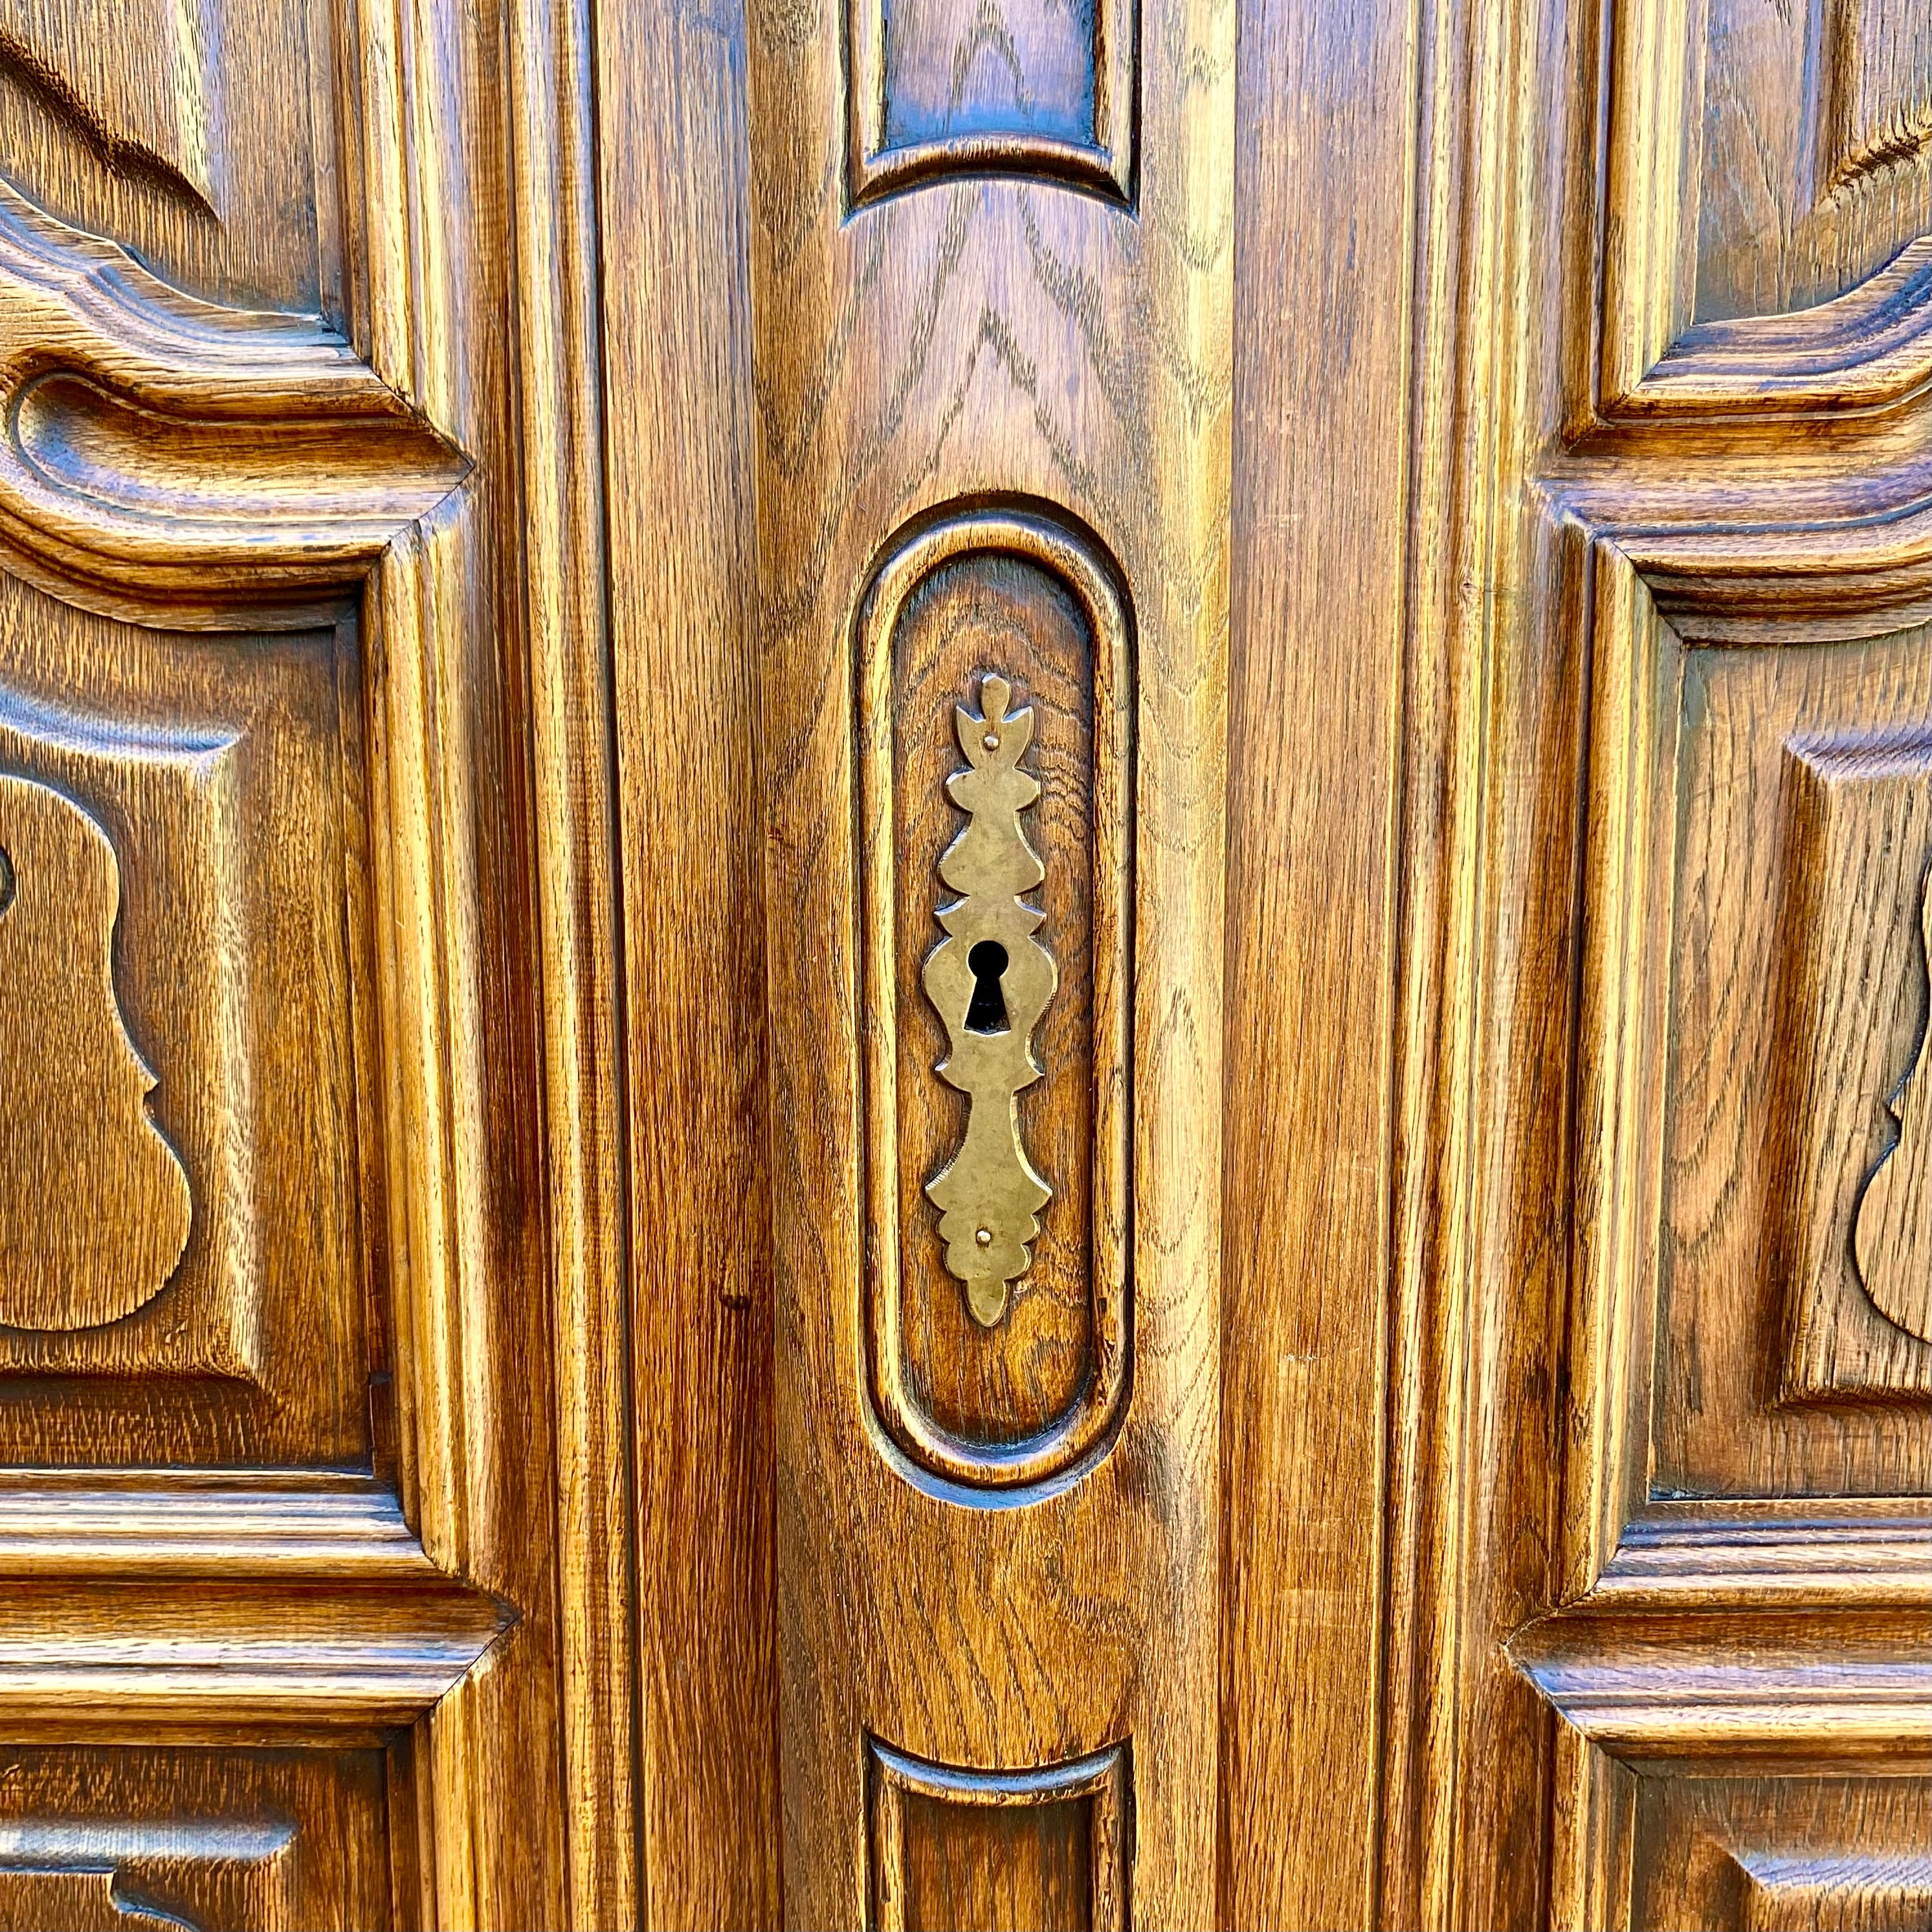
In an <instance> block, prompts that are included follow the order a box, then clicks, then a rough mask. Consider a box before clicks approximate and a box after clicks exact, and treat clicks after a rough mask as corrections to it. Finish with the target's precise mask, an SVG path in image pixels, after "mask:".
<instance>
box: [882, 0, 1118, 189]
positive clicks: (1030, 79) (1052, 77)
mask: <svg viewBox="0 0 1932 1932" xmlns="http://www.w3.org/2000/svg"><path fill="white" fill-rule="evenodd" d="M846 6H847V15H846V21H847V39H846V46H847V54H848V58H849V60H850V70H849V73H848V77H847V87H846V103H847V110H846V111H847V171H848V174H849V182H848V193H849V196H850V200H851V202H852V203H853V205H858V204H859V203H860V202H868V201H874V200H877V199H880V197H881V196H885V195H888V194H891V193H894V192H895V191H896V190H899V189H901V188H906V187H914V186H916V185H917V184H919V183H921V182H923V181H935V180H939V179H942V178H948V177H958V176H962V175H965V176H973V175H1034V176H1036V177H1037V178H1040V179H1043V180H1046V181H1059V182H1063V183H1065V184H1068V185H1070V186H1073V187H1084V188H1087V189H1088V190H1091V191H1093V192H1095V193H1100V194H1103V195H1106V196H1108V197H1109V198H1110V199H1116V200H1119V201H1122V202H1131V201H1132V200H1133V172H1134V130H1135V121H1136V113H1135V109H1136V93H1137V92H1138V90H1137V87H1136V75H1137V61H1138V51H1137V47H1136V40H1137V37H1138V35H1139V0H1087V4H1086V6H1085V7H1082V6H1081V5H1067V6H1064V7H1038V6H1037V5H1034V4H1032V0H1019V7H1023V8H1024V9H1025V12H1024V13H1021V12H1019V10H1018V9H1016V13H1015V16H1014V17H1013V20H1009V19H1008V17H1007V15H1006V13H1005V12H1004V5H1003V0H912V4H911V5H907V0H897V4H895V5H892V9H891V11H892V19H891V20H888V18H887V7H888V0H846ZM915 10H916V12H917V15H918V19H919V24H920V26H921V27H922V28H923V31H920V32H917V33H914V32H913V31H910V30H909V27H908V23H909V21H910V20H911V19H912V17H913V13H914V11H915ZM1083 16H1084V17H1083ZM1043 31H1058V34H1061V35H1063V36H1065V37H1066V40H1065V43H1064V44H1062V45H1060V46H1057V47H1055V49H1053V50H1052V56H1053V57H1049V56H1048V55H1047V50H1046V49H1044V48H1039V47H1035V46H1033V45H1031V40H1030V37H1031V35H1034V34H1040V33H1041V32H1043ZM1023 40H1024V41H1025V43H1022V42H1023ZM988 74H991V75H992V77H994V80H995V87H994V89H992V91H991V92H981V93H980V94H978V95H976V92H975V89H976V75H977V76H979V77H980V78H979V80H977V86H978V87H979V88H980V89H983V90H984V89H986V86H987V82H986V76H987V75H988Z"/></svg>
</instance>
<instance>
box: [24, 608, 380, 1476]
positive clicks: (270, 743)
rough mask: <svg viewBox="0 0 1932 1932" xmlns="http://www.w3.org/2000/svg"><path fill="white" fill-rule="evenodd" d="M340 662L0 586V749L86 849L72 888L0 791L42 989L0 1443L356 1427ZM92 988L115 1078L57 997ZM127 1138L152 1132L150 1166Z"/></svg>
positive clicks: (364, 1420)
mask: <svg viewBox="0 0 1932 1932" xmlns="http://www.w3.org/2000/svg"><path fill="white" fill-rule="evenodd" d="M359 681H360V662H359V657H358V654H357V653H356V650H355V648H354V644H353V637H352V636H351V635H350V634H348V633H347V631H346V629H345V631H343V632H341V633H338V632H337V631H323V632H320V633H314V632H311V633H300V632H298V633H293V634H282V635H280V636H274V637H246V636H244V637H235V638H232V639H230V638H224V639H222V640H220V641H211V640H208V639H205V638H202V637H193V636H183V635H179V634H166V633H163V632H159V631H150V630H143V629H137V628H133V627H132V626H129V625H120V624H115V623H113V622H110V621H109V620H107V619H100V618H95V617H92V616H86V615H85V614H83V613H77V612H74V611H73V610H71V609H67V610H64V609H62V607H59V606H58V605H55V604H53V603H52V602H51V601H49V599H48V598H46V597H44V596H43V595H40V593H39V592H36V591H34V590H32V589H29V588H28V587H27V586H24V585H22V584H20V583H17V582H14V581H12V580H7V581H6V582H5V583H0V773H4V774H5V775H7V780H8V781H9V782H10V783H11V784H14V785H16V786H20V787H29V786H30V787H34V788H36V789H37V790H39V792H40V796H46V797H58V799H62V800H63V801H65V802H66V803H67V806H68V811H67V814H66V819H67V822H68V823H70V824H76V825H78V824H81V823H85V824H86V826H91V827H92V833H91V835H89V834H88V833H86V832H83V833H82V834H81V835H80V836H81V837H82V838H84V839H86V841H87V842H86V846H85V847H81V848H80V850H83V851H85V852H87V853H91V856H92V864H93V865H94V868H95V871H94V884H93V886H92V889H91V895H90V896H89V898H80V897H79V896H78V894H79V892H80V887H81V885H82V880H81V878H80V876H79V875H78V874H72V873H70V874H67V875H66V877H67V883H65V886H64V885H63V883H62V874H60V873H58V872H57V871H56V872H54V873H52V874H43V873H42V872H40V871H37V870H36V869H35V868H34V866H33V865H32V864H31V862H30V844H31V841H28V842H26V843H23V842H22V841H20V836H19V834H17V833H13V834H10V829H9V828H10V814H9V813H8V812H7V810H6V808H5V806H4V805H0V847H5V849H6V850H7V852H8V854H9V857H10V860H11V862H12V864H11V870H12V874H13V902H12V904H11V905H10V907H9V909H8V910H7V913H5V915H0V939H7V940H10V941H12V942H13V944H17V945H19V946H20V947H27V946H29V945H34V944H37V953H36V954H35V955H34V958H33V959H31V960H29V959H26V958H25V957H23V958H21V959H20V964H19V967H18V968H17V974H16V975H15V977H12V978H10V980H9V982H8V984H9V986H10V989H12V990H13V992H15V993H16V994H17V996H18V997H20V998H22V999H23V1000H24V999H26V998H28V994H29V992H30V990H31V989H34V988H37V989H38V994H39V998H40V1001H44V1002H45V1003H46V1007H47V1009H48V1013H47V1018H46V1021H45V1022H43V1024H42V1025H38V1026H34V1025H21V1026H18V1027H16V1028H10V1029H9V1032H8V1037H9V1038H10V1040H13V1041H15V1042H16V1043H17V1046H16V1047H15V1049H14V1052H15V1055H16V1056H17V1057H16V1058H14V1060H13V1064H12V1065H11V1067H10V1070H9V1073H8V1077H7V1108H6V1111H5V1115H4V1131H5V1136H6V1146H7V1150H8V1166H9V1171H10V1172H13V1173H16V1174H19V1175H35V1174H37V1175H40V1177H41V1178H40V1181H39V1184H37V1185H34V1186H30V1187H25V1188H23V1189H21V1190H18V1191H17V1193H15V1194H14V1196H13V1199H12V1200H11V1202H10V1206H9V1210H8V1214H7V1223H6V1226H7V1235H6V1238H5V1241H4V1244H0V1252H4V1253H5V1257H6V1261H7V1267H8V1269H9V1272H10V1280H11V1283H12V1286H11V1289H10V1293H9V1295H8V1298H7V1301H6V1304H5V1309H4V1316H5V1319H4V1323H0V1330H4V1332H0V1370H4V1372H5V1373H6V1374H7V1376H10V1377H11V1378H13V1382H14V1388H15V1394H14V1399H13V1400H12V1401H11V1402H10V1403H8V1404H7V1405H6V1408H5V1415H6V1421H5V1424H4V1425H0V1442H3V1443H4V1445H5V1457H6V1460H10V1461H12V1462H15V1463H42V1464H44V1463H117V1462H129V1461H148V1462H166V1461H172V1462H180V1463H193V1462H210V1461H212V1462H240V1461H247V1462H254V1463H275V1462H282V1463H290V1462H314V1463H344V1462H351V1461H356V1460H366V1459H367V1458H368V1456H369V1454H370V1453H371V1444H370V1439H369V1418H368V1397H367V1384H368V1376H369V1372H370V1361H371V1356H370V1349H371V1337H370V1336H369V1334H368V1307H369V1303H370V1297H371V1280H370V1273H371V1271H370V1266H369V1260H368V1253H367V1244H368V1241H369V1239H370V1238H371V1235H372V1234H373V1232H374V1229H373V1226H372V1221H373V1218H374V1216H373V1214H372V1213H371V1211H375V1212H380V1195H379V1194H377V1193H376V1192H375V1187H374V1182H375V1170H374V1165H373V1151H374V1150H373V1147H372V1145H371V1142H372V1141H373V1139H374V1125H375V1124H374V1121H373V1119H372V1118H369V1117H368V1115H366V1114H365V1112H363V1111H362V1110H363V1109H365V1107H366V1105H367V1103H366V1100H365V1099H363V1098H362V1094H364V1093H365V1091H366V1088H365V1083H366V1079H367V1074H368V1065H369V1056H370V1055H371V1051H372V1046H373V1039H372V1034H371V1028H372V1025H373V1013H372V1010H371V1009H372V1004H373V1000H374V988H373V986H372V985H371V974H370V968H369V964H368V958H367V956H366V953H365V950H364V948H365V944H366V938H365V935H366V931H367V927H366V919H367V903H366V895H365V893H366V889H365V885H364V883H363V868H364V866H365V863H366V859H365V852H366V832H365V826H364V823H363V817H364V808H363V806H362V802H361V799H362V795H363V792H364V788H365V784H366V777H365V771H364V768H363V765H362V755H361V736H362V727H361V709H362V702H361V695H360V690H359ZM20 795H21V794H18V793H15V794H10V796H20ZM31 795H32V793H26V794H25V796H31ZM13 809H14V810H15V811H18V810H19V809H20V808H19V806H18V805H15V807H14V808H13ZM76 814H80V817H78V818H77V817H76V816H75V815H76ZM42 816H43V817H44V816H45V814H44V813H43V814H42ZM20 829H21V831H22V832H26V831H28V830H30V829H31V827H30V826H28V824H26V823H25V822H23V824H22V826H21V828H20ZM68 842H69V844H70V845H72V844H74V843H75V840H74V837H73V835H70V837H69V841H68ZM47 862H48V863H49V864H57V863H58V859H57V858H56V856H55V855H54V854H53V853H49V854H48V855H47ZM43 894H47V895H51V896H52V904H50V905H49V904H47V903H46V901H44V900H43V897H42V895H43ZM43 907H45V910H43ZM56 914H58V915H59V916H58V918H56V917H55V915H56ZM30 919H31V920H36V921H37V926H36V927H35V928H34V931H35V932H37V935H38V937H37V941H36V940H35V939H34V938H31V937H30V936H29V931H28V921H29V920H30ZM83 922H85V923H83ZM34 975H37V976H38V977H37V978H36V977H33V976H34ZM102 975H105V976H106V978H105V979H103V978H102V977H101V976H102ZM110 999H111V1001H112V1002H113V1013H114V1014H115V1016H117V1019H118V1030H120V1031H122V1033H123V1034H124V1039H125V1041H126V1050H127V1052H132V1053H133V1054H135V1055H138V1065H139V1067H140V1068H142V1069H144V1070H145V1071H144V1072H143V1073H139V1074H137V1075H136V1076H135V1083H136V1085H139V1083H140V1082H145V1086H144V1087H142V1090H141V1091H139V1094H136V1085H130V1084H129V1082H128V1081H127V1079H125V1078H124V1077H121V1076H120V1074H119V1073H118V1072H117V1070H116V1064H115V1059H114V1058H113V1055H112V1053H111V1048H112V1045H113V1043H112V1042H111V1040H99V1041H98V1043H96V1044H94V1045H92V1046H90V1045H89V1040H90V1039H91V1038H93V1036H88V1035H83V1034H81V1033H80V1032H78V1031H71V1030H64V1029H63V1023H62V1022H61V1020H60V1018H59V1013H60V1008H61V1006H62V1004H63V1003H64V1004H65V1005H66V1007H68V1009H69V1010H70V1011H71V1012H72V1013H74V1019H71V1021H69V1022H65V1027H66V1028H74V1027H77V1026H79V1025H81V1024H83V1019H84V1016H86V1014H89V1013H93V1014H95V1015H105V1014H106V1013H108V1012H109V1010H110V1009H109V1007H108V1004H107V1002H108V1001H110ZM83 1002H85V1003H86V1004H83ZM35 1010H38V1008H37V1007H36V1009H35ZM23 1013H24V1010H23ZM62 1040H65V1041H66V1043H67V1045H66V1046H65V1049H63V1048H62V1046H61V1044H60V1043H61V1042H62ZM119 1064H120V1065H121V1067H126V1066H127V1065H128V1064H130V1063H128V1062H127V1061H125V1060H124V1059H123V1060H122V1061H121V1062H120V1063H119ZM83 1078H85V1079H92V1080H97V1081H98V1080H108V1081H112V1082H115V1086H114V1087H113V1088H112V1089H111V1090H110V1091H113V1092H118V1094H119V1096H120V1098H119V1100H118V1102H111V1103H110V1105H109V1106H107V1107H103V1106H97V1105H90V1104H89V1103H88V1101H87V1100H86V1094H85V1091H83V1089H81V1088H79V1087H77V1086H76V1085H74V1084H73V1083H74V1082H77V1081H78V1080H80V1079H83ZM148 1089H151V1091H147V1090H148ZM115 1109H118V1111H115ZM130 1135H135V1136H139V1138H137V1139H136V1140H135V1141H134V1143H133V1145H134V1148H135V1149H136V1154H139V1151H140V1150H141V1149H142V1145H143V1142H144V1141H145V1142H147V1143H151V1145H154V1146H155V1147H157V1148H163V1149H165V1150H166V1154H165V1159H164V1162H163V1163H161V1164H160V1165H158V1166H156V1167H155V1170H154V1178H153V1179H152V1180H151V1181H149V1182H148V1183H147V1184H145V1186H142V1184H141V1181H140V1177H141V1175H142V1168H141V1166H140V1165H139V1159H138V1158H136V1157H135V1156H130V1152H129V1143H130ZM148 1158H149V1160H150V1161H151V1157H148ZM157 1190H164V1191H157ZM365 1199H366V1203H367V1205H366V1208H365ZM144 1230H145V1231H148V1232H151V1233H152V1234H153V1235H155V1236H157V1237H158V1236H159V1235H163V1234H165V1235H166V1238H167V1242H166V1244H167V1246H168V1247H169V1249H170V1250H171V1252H169V1253H165V1254H163V1253H155V1254H153V1255H151V1256H148V1255H144V1254H143V1253H142V1240H143V1238H144V1236H143V1231H144ZM76 1242H84V1243H86V1247H85V1248H84V1249H82V1248H77V1247H75V1246H74V1244H75V1243H76ZM63 1253H67V1254H72V1255H74V1256H75V1258H76V1259H75V1263H74V1266H72V1267H71V1268H66V1269H65V1271H63V1270H62V1269H60V1268H56V1266H55V1256H57V1255H59V1254H63ZM83 1253H86V1255H88V1256H89V1259H88V1260H87V1262H86V1263H85V1264H83V1263H82V1262H81V1261H80V1256H81V1255H82V1254H83ZM29 1283H31V1289H29V1287H28V1284H29ZM28 1378H31V1380H26V1381H23V1379H28Z"/></svg>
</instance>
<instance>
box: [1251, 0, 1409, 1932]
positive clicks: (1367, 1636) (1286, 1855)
mask: <svg viewBox="0 0 1932 1932" xmlns="http://www.w3.org/2000/svg"><path fill="white" fill-rule="evenodd" d="M1411 31H1412V30H1411V28H1410V26H1409V9H1408V8H1407V7H1404V6H1402V5H1380V4H1377V5H1362V6H1349V7H1336V6H1333V5H1326V4H1304V0H1265V4H1263V5H1259V6H1257V7H1253V8H1248V7H1244V9H1243V14H1242V21H1241V87H1240V90H1239V101H1240V113H1241V129H1240V133H1239V136H1238V142H1237V153H1238V157H1239V159H1238V163H1237V165H1238V176H1237V199H1236V220H1237V223H1238V229H1237V233H1238V241H1237V245H1236V246H1237V254H1238V262H1239V273H1240V275H1241V306H1240V309H1239V313H1238V320H1237V324H1236V329H1235V381H1236V415H1235V627H1234V633H1233V646H1232V686H1231V711H1230V718H1229V858H1228V904H1229V932H1228V952H1227V960H1228V1003H1229V1004H1228V1022H1227V1025H1228V1032H1227V1040H1228V1082H1227V1088H1226V1107H1227V1113H1226V1134H1227V1136H1228V1146H1227V1160H1228V1169H1227V1179H1226V1196H1225V1205H1224V1208H1223V1213H1224V1217H1225V1233H1224V1236H1223V1266H1224V1268H1225V1269H1226V1300H1225V1302H1224V1304H1223V1312H1222V1351H1223V1376H1224V1381H1223V1390H1222V1403H1221V1484H1222V1499H1223V1501H1222V1506H1223V1511H1224V1512H1225V1523H1226V1530H1225V1535H1226V1546H1225V1547H1226V1571H1225V1572H1224V1575H1223V1584H1222V1589H1223V1607H1222V1619H1223V1638H1222V1641H1223V1659H1222V1700H1223V1703H1222V1726H1223V1730H1222V1743H1221V1778H1222V1797H1221V1804H1222V1820H1221V1833H1222V1838H1221V1871H1220V1885H1221V1890H1220V1915H1221V1922H1222V1923H1223V1924H1229V1925H1262V1924H1274V1925H1318V1924H1319V1925H1331V1926H1337V1927H1340V1926H1350V1925H1364V1924H1367V1923H1369V1922H1370V1919H1371V1918H1372V1917H1373V1912H1374V1904H1373V1899H1374V1879H1375V1870H1376V1835H1377V1808H1378V1797H1377V1790H1376V1787H1377V1782H1378V1778H1377V1760H1378V1751H1379V1741H1378V1738H1377V1724H1378V1703H1379V1698H1378V1688H1377V1686H1378V1679H1379V1674H1380V1670H1381V1658H1380V1641H1379V1634H1380V1632H1381V1631H1382V1628H1383V1624H1384V1619H1383V1616H1382V1613H1381V1611H1380V1610H1379V1596H1380V1592H1381V1581H1382V1547H1381V1532H1380V1525H1381V1523H1382V1467H1383V1453H1382V1429H1383V1420H1384V1415H1385V1410H1384V1406H1383V1403H1384V1389H1385V1319H1386V1318H1385V1301H1386V1296H1387V1293H1388V1282H1389V1275H1388V1262H1389V1250H1388V1240H1389V1234H1388V1201H1389V1190H1390V1187H1391V1174H1390V1169H1389V1166H1388V1125H1387V1114H1386V1109H1387V1106H1388V1097H1389V1091H1390V1080H1391V1065H1392V1063H1391V1029H1392V1013H1391V995H1392V989H1393V973H1394V950H1393V949H1394V944H1395V934H1394V912H1393V903H1392V889H1393V876H1394V875H1393V871H1392V865H1393V859H1392V850H1393V843H1394V837H1395V831H1396V822H1397V787H1398V783H1399V779H1400V768H1399V759H1400V741H1399V736H1398V729H1399V723H1400V715H1401V701H1402V693H1403V661H1402V640H1403V607H1404V570H1405V558H1404V543H1403V532H1404V510H1405V499H1406V479H1407V474H1408V464H1409V451H1408V437H1409V395H1408V392H1409V380H1410V377H1409V333H1408V325H1407V322H1406V317H1407V314H1408V312H1409V275H1410V260H1411V254H1412V224H1411V217H1410V213H1409V209H1410V193H1411V190H1410V177H1411V172H1412V169H1413V167H1414V166H1415V152H1414V150H1413V148H1412V145H1411V136H1410V131H1409V130H1411V128H1412V125H1413V121H1414V114H1413V110H1412V102H1413V98H1414V95H1413V90H1414V87H1415V74H1414V70H1413V65H1412V63H1413V61H1414V58H1415V50H1414V48H1413V46H1412V44H1411V39H1410V35H1411ZM1340 344H1346V345H1347V348H1346V353H1340V348H1339V345H1340Z"/></svg>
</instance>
